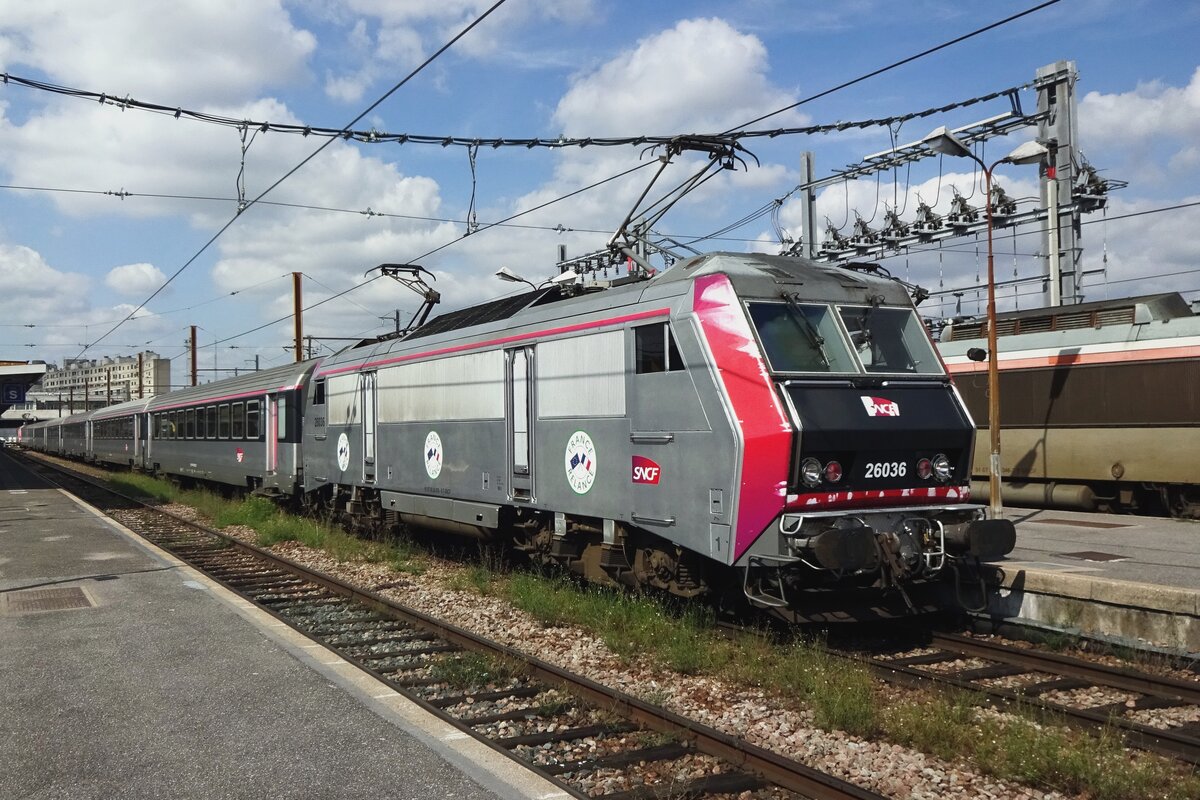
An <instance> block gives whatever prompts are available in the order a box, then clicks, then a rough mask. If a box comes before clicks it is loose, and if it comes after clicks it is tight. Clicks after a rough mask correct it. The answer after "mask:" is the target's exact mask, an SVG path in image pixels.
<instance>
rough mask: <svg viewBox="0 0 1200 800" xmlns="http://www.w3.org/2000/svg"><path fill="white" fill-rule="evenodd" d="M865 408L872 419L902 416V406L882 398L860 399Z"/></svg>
mask: <svg viewBox="0 0 1200 800" xmlns="http://www.w3.org/2000/svg"><path fill="white" fill-rule="evenodd" d="M858 399H859V400H862V404H863V408H865V409H866V410H867V414H869V415H870V416H872V417H898V416H900V404H899V403H893V402H892V401H891V400H887V399H885V398H882V397H860V398H858Z"/></svg>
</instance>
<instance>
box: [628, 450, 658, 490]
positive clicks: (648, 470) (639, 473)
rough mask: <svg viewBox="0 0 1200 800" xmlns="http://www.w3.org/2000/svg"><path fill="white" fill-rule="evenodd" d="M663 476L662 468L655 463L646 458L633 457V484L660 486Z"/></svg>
mask: <svg viewBox="0 0 1200 800" xmlns="http://www.w3.org/2000/svg"><path fill="white" fill-rule="evenodd" d="M661 475H662V467H660V466H658V464H656V463H654V462H653V461H651V460H650V459H648V458H646V457H645V456H634V457H633V482H634V483H649V484H654V485H657V484H658V479H659V477H660V476H661Z"/></svg>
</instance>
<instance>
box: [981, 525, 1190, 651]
mask: <svg viewBox="0 0 1200 800" xmlns="http://www.w3.org/2000/svg"><path fill="white" fill-rule="evenodd" d="M1005 512H1006V514H1005V515H1006V516H1007V517H1008V518H1009V519H1011V520H1013V522H1014V523H1016V526H1017V547H1016V549H1015V550H1014V551H1013V552H1012V554H1010V555H1009V557H1008V558H1007V559H1005V560H1003V561H999V562H996V563H995V566H996V567H998V568H999V569H1000V573H999V575H998V585H999V588H998V590H997V591H996V592H995V593H994V594H993V596H992V597H991V598H990V601H989V604H988V611H989V613H990V614H992V615H993V616H997V617H1002V618H1014V619H1016V620H1019V621H1023V622H1031V623H1035V624H1038V625H1041V626H1044V627H1046V628H1049V629H1055V630H1063V631H1067V632H1071V633H1082V634H1085V635H1089V636H1096V637H1098V638H1103V639H1112V640H1115V641H1117V642H1118V643H1122V642H1123V643H1128V644H1133V645H1144V644H1150V645H1153V646H1157V647H1161V648H1164V649H1166V650H1171V651H1175V652H1180V653H1200V522H1195V521H1187V520H1175V519H1161V518H1155V517H1135V516H1117V515H1112V514H1089V513H1083V512H1075V511H1057V510H1039V509H1021V508H1007V509H1005Z"/></svg>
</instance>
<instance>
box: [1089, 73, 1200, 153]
mask: <svg viewBox="0 0 1200 800" xmlns="http://www.w3.org/2000/svg"><path fill="white" fill-rule="evenodd" d="M1079 113H1080V117H1081V126H1082V127H1084V128H1085V131H1086V135H1085V137H1084V138H1085V140H1086V141H1087V143H1088V144H1089V146H1090V145H1091V144H1092V143H1098V144H1101V145H1107V146H1118V145H1130V144H1137V143H1140V142H1146V141H1149V140H1155V139H1158V138H1161V137H1163V136H1169V137H1172V138H1179V139H1185V140H1194V139H1196V138H1197V137H1200V67H1197V68H1196V71H1195V72H1193V73H1192V79H1191V81H1189V82H1188V85H1187V86H1182V87H1177V86H1167V85H1165V84H1163V83H1162V82H1160V81H1151V82H1149V83H1141V84H1138V86H1137V88H1136V89H1134V90H1133V91H1131V92H1123V93H1119V94H1104V93H1102V92H1088V93H1087V94H1086V95H1084V97H1083V100H1081V101H1080V103H1079Z"/></svg>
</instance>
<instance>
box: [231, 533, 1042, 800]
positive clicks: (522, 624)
mask: <svg viewBox="0 0 1200 800" xmlns="http://www.w3.org/2000/svg"><path fill="white" fill-rule="evenodd" d="M225 532H226V533H228V534H230V535H233V536H236V537H237V538H239V539H244V540H246V541H251V542H252V541H254V540H255V534H254V532H253V531H252V530H250V529H239V528H237V527H230V528H226V529H225ZM272 550H273V551H274V552H276V553H278V554H279V555H282V556H284V557H286V558H289V559H292V560H294V561H296V562H298V563H301V564H304V565H305V566H308V567H310V568H312V569H317V570H320V571H322V572H326V573H328V574H330V575H333V576H336V577H338V578H340V579H342V580H346V581H350V582H353V583H355V584H357V585H359V586H364V587H368V588H375V587H380V586H389V587H391V588H387V589H383V590H382V591H381V594H383V595H385V596H387V597H390V598H392V599H394V600H396V601H397V602H400V603H403V604H405V605H407V606H410V607H412V608H415V609H417V610H419V611H423V612H425V613H427V614H430V615H433V616H436V617H439V618H441V619H445V620H447V621H449V622H452V623H454V624H456V625H461V626H463V627H465V628H468V629H470V630H473V631H475V632H477V633H480V634H482V635H484V636H487V637H489V638H492V639H494V640H496V641H499V642H501V643H503V644H507V645H509V646H512V647H515V648H517V649H520V650H522V651H524V652H526V653H529V654H531V655H534V656H537V657H538V658H541V659H544V660H546V661H549V662H551V663H554V664H558V665H559V666H562V667H564V668H566V669H570V670H572V671H575V672H578V673H580V674H583V675H586V676H588V677H590V678H592V679H593V680H596V681H598V682H600V683H603V684H605V685H608V686H612V687H614V688H617V689H620V690H622V691H625V692H628V693H630V694H633V695H636V696H639V697H642V698H644V699H647V700H649V701H651V702H655V703H660V704H662V705H665V706H666V707H667V708H670V709H671V710H672V711H675V712H676V713H679V714H682V715H684V716H687V717H690V718H692V719H695V720H697V721H700V722H703V723H705V724H707V725H710V726H712V727H714V728H717V729H718V730H722V731H724V732H726V733H729V734H733V735H736V736H740V737H742V738H745V739H746V740H748V741H750V742H753V743H754V744H757V745H759V746H761V747H764V748H767V749H770V750H773V751H775V752H777V753H780V754H781V755H785V756H787V757H789V758H794V759H797V760H799V761H801V762H803V763H805V764H808V765H809V766H812V767H814V768H816V769H820V770H824V771H827V772H830V773H832V774H834V775H837V776H838V777H840V778H842V779H843V780H847V781H851V782H853V783H856V784H858V785H861V786H864V787H866V788H869V789H872V790H874V791H877V792H880V793H882V794H886V795H889V796H892V797H904V798H909V797H911V798H919V799H923V798H931V799H932V798H1035V797H1038V798H1041V797H1046V798H1055V797H1061V795H1058V794H1055V793H1046V792H1043V791H1041V790H1039V789H1030V788H1027V787H1023V786H1020V785H1017V784H1013V783H1010V782H1006V781H1001V780H998V779H995V778H991V777H988V776H985V775H980V774H979V773H977V772H974V771H973V770H971V769H970V768H968V767H964V766H963V765H955V764H949V763H947V762H944V761H941V760H940V759H937V758H935V757H933V756H929V755H926V754H924V753H920V752H916V751H914V750H910V749H908V748H905V747H901V746H899V745H893V744H888V743H884V742H876V741H866V740H863V739H861V738H858V737H855V736H850V735H848V734H846V733H844V732H841V731H826V730H822V729H820V728H817V727H814V726H813V724H812V714H811V712H809V711H808V710H807V709H804V708H802V707H798V706H796V705H795V704H793V703H792V702H791V701H790V700H789V699H787V698H779V697H775V696H772V695H769V694H767V693H766V692H764V691H762V690H759V689H754V688H748V687H744V686H737V685H734V684H731V683H726V682H724V681H721V680H718V679H716V678H712V677H706V676H685V675H678V674H675V673H671V672H667V671H665V670H664V669H663V668H661V667H659V666H656V665H653V664H651V663H649V661H648V660H647V661H638V662H635V663H632V664H629V663H625V662H623V661H622V660H621V659H619V658H618V657H617V656H616V655H614V654H613V653H612V651H611V650H609V649H608V647H607V646H606V645H605V644H604V643H603V642H602V641H600V640H599V639H597V638H595V637H593V636H591V635H590V634H588V633H586V632H585V631H582V630H580V629H578V628H574V627H568V626H552V627H547V626H544V625H542V624H541V623H540V622H538V621H537V620H535V619H533V618H532V617H530V616H529V615H527V614H526V613H525V612H523V611H520V610H518V609H514V608H513V607H512V606H511V605H509V604H508V603H507V602H505V601H503V600H500V599H499V598H495V597H484V596H480V595H478V594H475V593H473V592H464V591H461V590H457V589H453V588H449V587H448V586H447V584H448V583H449V582H450V580H451V578H452V577H454V576H456V575H458V574H460V572H461V568H460V567H457V566H455V565H450V564H445V563H441V562H438V561H431V562H430V566H429V569H427V570H426V571H425V573H424V574H422V575H420V576H417V577H414V576H405V579H404V581H403V582H402V583H401V585H399V586H396V585H395V584H396V582H397V575H396V574H395V573H393V572H392V571H391V570H390V569H389V568H388V567H386V566H384V565H380V564H362V563H338V562H336V561H334V560H333V559H331V558H330V557H329V556H327V555H326V554H324V553H322V552H320V551H316V550H313V549H311V548H308V547H305V546H304V545H301V544H298V543H296V542H282V543H280V544H278V545H276V546H275V547H273V548H272ZM591 720H592V717H591V716H589V712H587V711H581V712H579V713H578V714H577V715H576V716H574V717H572V718H571V724H572V725H585V724H593V723H592V721H591ZM557 724H562V723H561V721H559V722H558V723H557ZM492 727H494V728H495V729H496V731H495V732H496V733H499V734H500V735H502V736H515V735H519V734H523V733H533V732H537V731H538V730H539V728H538V725H537V723H531V722H528V721H525V720H518V721H513V722H508V723H497V724H496V725H494V726H492ZM611 746H612V745H610V744H608V743H606V742H605V741H604V740H602V739H600V740H597V739H592V740H585V741H584V742H580V743H578V745H577V747H570V746H567V747H563V746H561V745H558V746H557V747H559V748H560V750H559V752H552V749H551V748H547V752H546V755H545V756H543V757H542V758H541V760H543V761H546V760H553V761H554V762H561V761H572V760H577V759H580V758H586V757H595V756H597V755H602V754H603V753H604V752H607V751H608V750H607V748H608V747H611ZM533 749H536V748H533ZM680 763H681V764H682V765H683V766H681V767H680V773H679V774H686V775H687V776H689V777H687V778H685V779H686V780H690V779H691V778H693V777H696V775H697V774H700V772H699V770H700V767H699V766H698V765H700V764H702V763H703V762H702V761H695V760H687V759H682V760H681V761H680ZM599 775H600V774H599V773H597V776H599ZM602 778H603V779H602ZM607 779H611V780H614V781H619V779H618V778H616V776H615V773H614V774H613V775H607V776H601V777H597V781H599V782H598V783H597V784H596V786H595V787H592V788H594V789H595V790H596V791H598V792H602V791H617V790H618V788H617V786H616V785H610V783H607V782H605V780H607ZM672 780H679V778H671V777H670V776H667V775H664V776H658V777H657V778H656V781H657V782H658V783H662V782H666V783H670V782H671V781H672ZM631 785H635V784H631ZM624 788H629V787H628V786H625V787H624ZM748 796H749V797H756V796H758V795H748Z"/></svg>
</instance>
